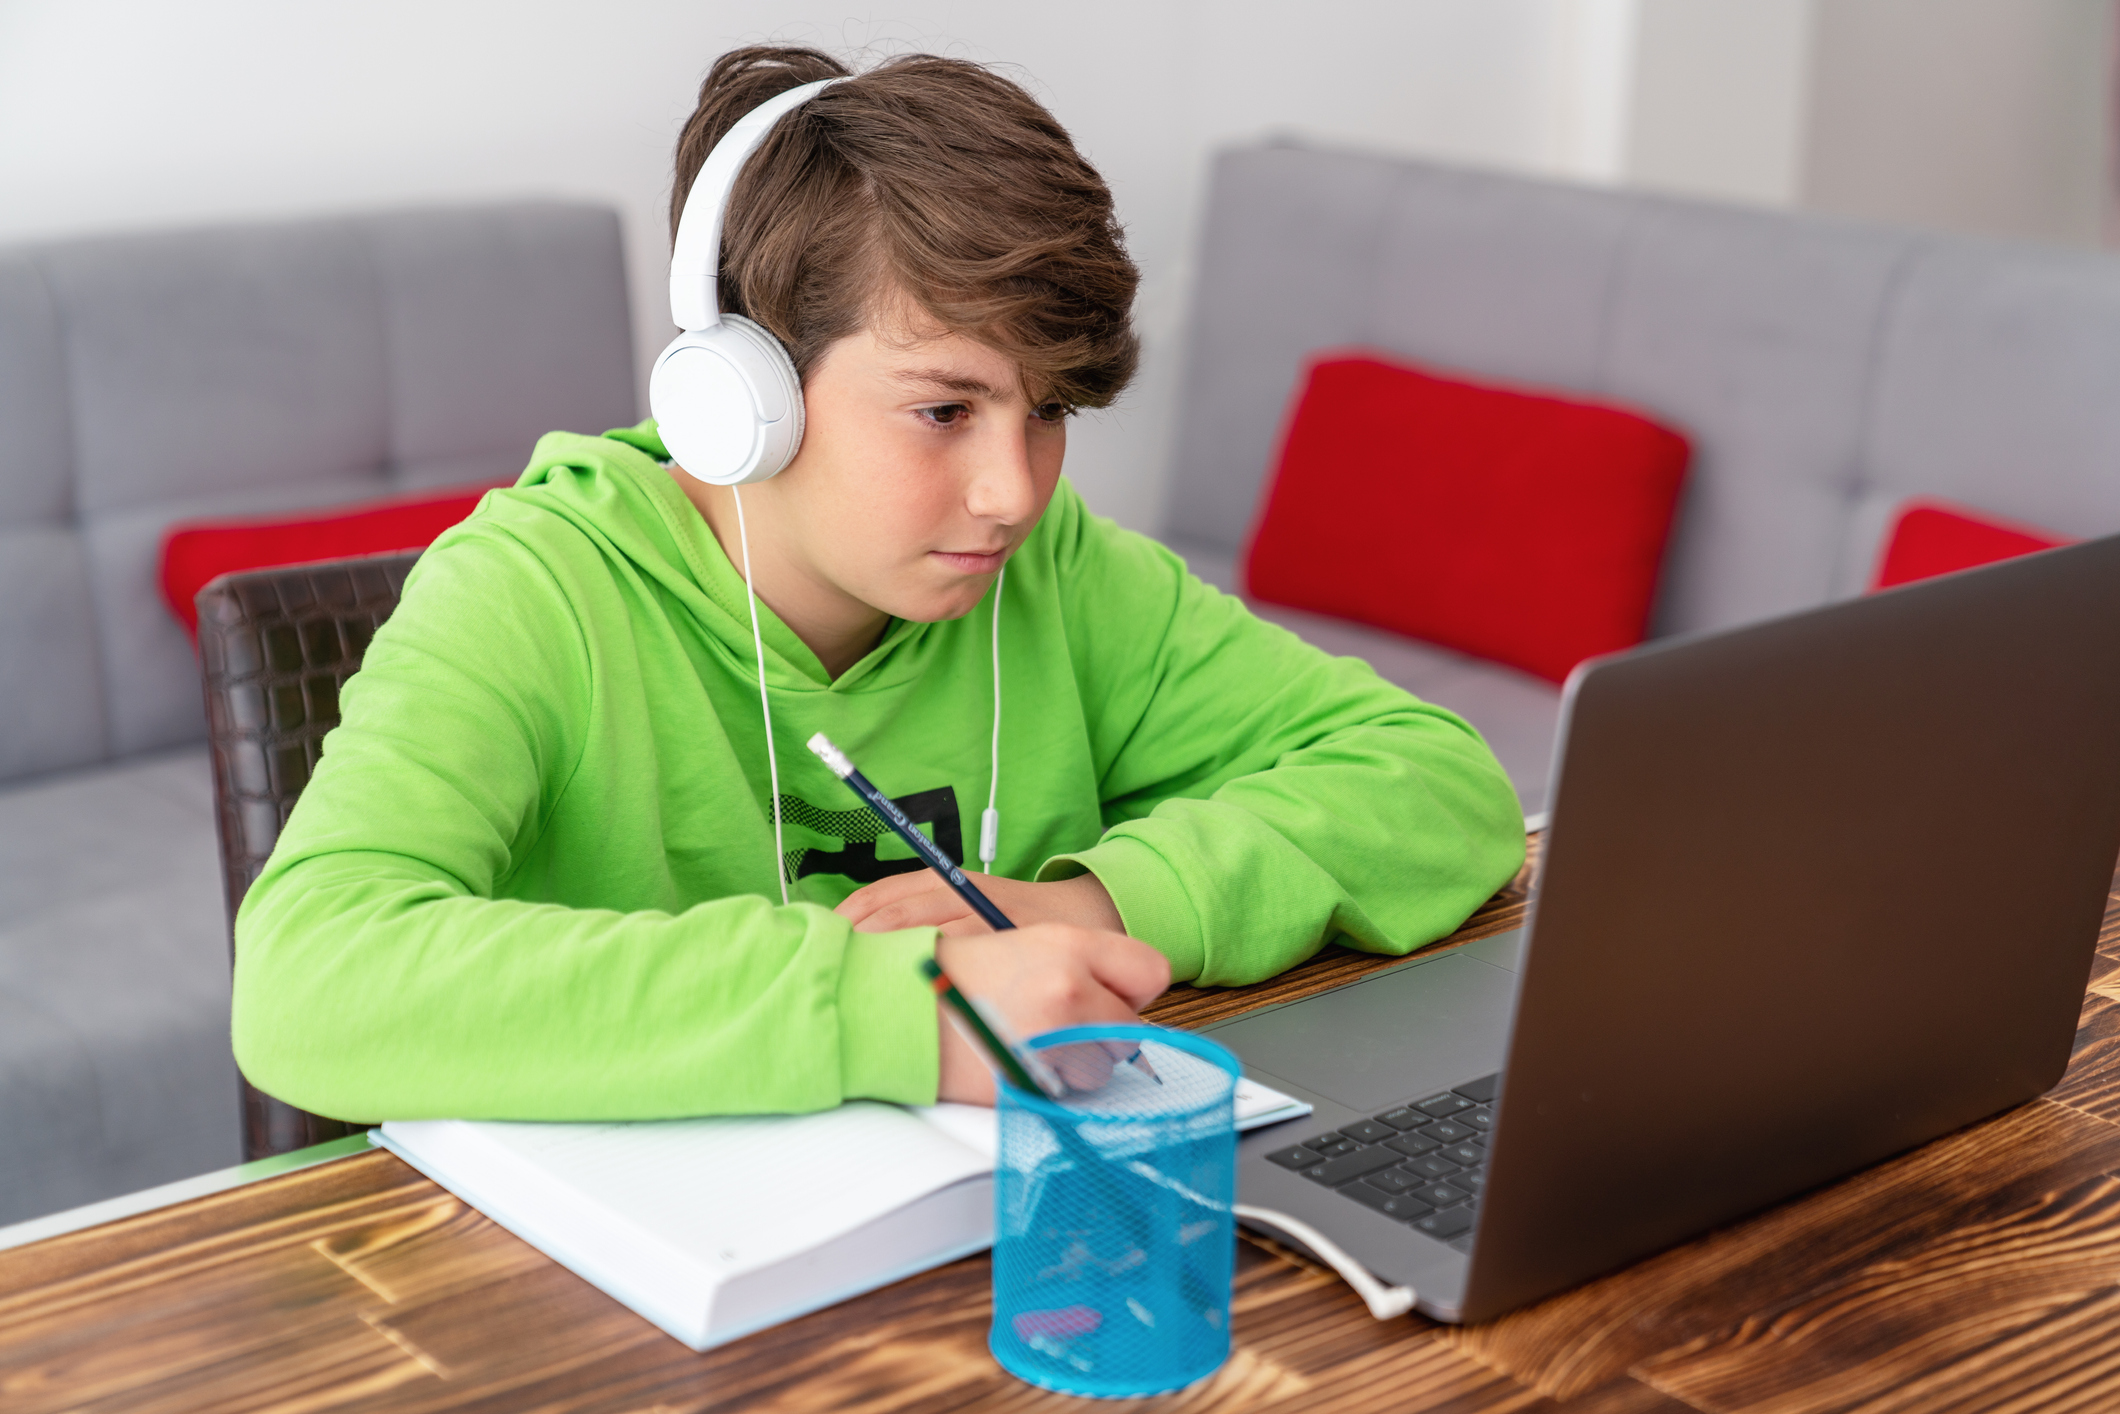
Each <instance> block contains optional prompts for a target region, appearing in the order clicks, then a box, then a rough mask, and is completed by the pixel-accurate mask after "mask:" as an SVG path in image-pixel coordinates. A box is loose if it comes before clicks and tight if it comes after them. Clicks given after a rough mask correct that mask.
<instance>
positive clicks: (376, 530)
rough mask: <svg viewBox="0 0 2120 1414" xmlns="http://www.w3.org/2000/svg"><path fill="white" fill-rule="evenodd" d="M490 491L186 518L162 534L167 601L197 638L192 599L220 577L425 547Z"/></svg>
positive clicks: (467, 512) (164, 596)
mask: <svg viewBox="0 0 2120 1414" xmlns="http://www.w3.org/2000/svg"><path fill="white" fill-rule="evenodd" d="M500 484H502V485H508V484H510V483H507V482H502V483H500ZM490 489H492V488H491V487H487V486H480V487H477V488H475V489H472V490H464V489H462V488H458V489H455V490H450V491H445V492H441V493H439V494H436V493H433V492H428V493H423V494H421V495H419V496H407V497H401V498H396V499H392V500H388V501H364V502H362V503H361V504H359V505H355V506H333V507H332V508H330V509H329V510H324V511H305V512H303V513H302V514H300V515H298V516H294V517H291V518H286V519H273V520H262V519H248V520H217V521H196V520H195V521H181V522H179V523H177V524H176V525H172V526H171V527H170V528H169V529H168V531H166V532H165V533H164V534H163V536H162V598H163V599H164V600H165V601H166V602H167V603H168V605H169V611H170V612H171V613H173V614H175V615H176V616H177V620H178V622H180V623H182V624H183V625H184V631H185V632H186V633H189V634H190V635H191V636H192V637H193V638H194V639H196V638H197V637H198V636H199V610H198V606H197V605H196V604H195V603H194V602H193V600H194V599H195V598H196V597H197V595H198V593H199V591H200V590H201V589H204V588H205V587H206V585H207V583H208V582H209V581H211V580H212V579H214V578H215V577H216V576H218V575H224V574H228V573H229V572H231V571H233V570H256V569H265V568H267V567H269V566H275V565H299V564H308V563H310V562H311V561H315V560H339V559H344V558H346V557H347V556H349V555H381V554H385V553H387V552H389V551H392V550H418V549H423V548H425V547H426V546H427V545H428V544H429V543H430V542H431V541H433V539H434V537H435V536H437V535H440V534H441V533H442V532H443V531H445V530H447V529H448V528H449V527H450V526H452V525H455V524H456V523H457V522H458V521H460V520H462V519H463V518H464V517H465V516H468V515H470V514H471V511H472V508H473V507H474V506H476V505H478V503H479V498H480V497H481V496H484V495H485V494H486V492H487V491H488V490H490Z"/></svg>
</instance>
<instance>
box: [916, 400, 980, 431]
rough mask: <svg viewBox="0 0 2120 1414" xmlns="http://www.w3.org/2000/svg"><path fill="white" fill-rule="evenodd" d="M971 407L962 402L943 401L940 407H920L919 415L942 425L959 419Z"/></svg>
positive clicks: (944, 425) (945, 425)
mask: <svg viewBox="0 0 2120 1414" xmlns="http://www.w3.org/2000/svg"><path fill="white" fill-rule="evenodd" d="M970 411H971V408H970V407H969V406H967V405H966V404H964V403H944V404H943V405H942V406H941V407H932V408H922V409H920V415H921V416H922V417H924V418H926V419H927V420H928V421H929V422H932V423H935V424H937V425H939V426H942V427H948V426H949V425H950V424H952V423H954V422H957V421H960V420H961V419H962V418H963V417H964V416H965V414H966V413H969V412H970Z"/></svg>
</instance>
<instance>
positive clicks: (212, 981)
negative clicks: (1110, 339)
mask: <svg viewBox="0 0 2120 1414" xmlns="http://www.w3.org/2000/svg"><path fill="white" fill-rule="evenodd" d="M1194 308H1195V314H1194V316H1193V318H1192V320H1191V323H1190V328H1189V330H1188V334H1187V339H1188V344H1187V351H1186V359H1187V372H1186V377H1185V382H1184V385H1183V389H1182V394H1181V397H1182V406H1181V408H1180V409H1179V418H1178V426H1179V437H1178V441H1177V452H1176V459H1175V464H1174V466H1173V468H1172V480H1171V499H1170V510H1169V516H1168V521H1167V527H1166V529H1167V535H1168V538H1169V539H1170V540H1171V541H1172V543H1173V544H1175V545H1177V546H1178V547H1179V548H1180V549H1181V550H1182V551H1183V552H1184V553H1185V554H1186V555H1187V556H1188V557H1189V558H1190V560H1191V561H1192V563H1193V564H1194V566H1195V568H1197V569H1198V570H1199V571H1200V572H1201V573H1202V574H1203V575H1204V576H1205V577H1207V578H1209V579H1211V580H1216V581H1218V582H1221V583H1223V584H1225V585H1230V584H1233V582H1234V570H1233V565H1234V562H1235V557H1236V555H1237V552H1238V550H1239V548H1240V546H1241V544H1242V540H1243V535H1244V532H1245V529H1246V526H1247V524H1248V522H1249V519H1250V516H1251V513H1252V508H1253V505H1254V503H1255V501H1256V499H1257V495H1258V490H1259V486H1260V482H1261V479H1262V478H1263V476H1264V474H1265V471H1266V469H1267V466H1268V463H1269V461H1270V458H1271V455H1272V450H1273V442H1274V433H1275V429H1276V427H1277V425H1278V423H1279V421H1280V418H1281V414H1282V411H1283V408H1284V406H1285V404H1286V400H1287V396H1288V393H1289V391H1290V389H1291V387H1292V385H1293V382H1294V379H1295V375H1296V370H1297V366H1298V364H1299V362H1300V361H1301V359H1302V357H1303V356H1304V355H1305V354H1306V353H1307V352H1309V351H1310V350H1313V349H1316V348H1320V347H1330V346H1345V345H1350V344H1359V345H1366V346H1370V347H1375V348H1381V349H1384V350H1388V351H1390V352H1393V353H1397V354H1400V355H1403V356H1406V357H1409V358H1413V359H1418V360H1424V361H1427V362H1430V363H1433V364H1437V365H1442V366H1445V367H1450V368H1457V369H1462V370H1467V371H1469V372H1472V373H1475V374H1478V375H1483V376H1487V377H1492V378H1499V379H1507V380H1515V381H1520V382H1525V383H1532V384H1538V385H1544V386H1550V387H1558V388H1569V389H1577V390H1582V391H1586V392H1591V393H1596V394H1601V395H1605V396H1609V397H1613V398H1619V399H1624V400H1627V401H1629V402H1632V403H1636V404H1639V405H1641V406H1643V407H1645V408H1647V409H1649V410H1651V411H1653V412H1655V413H1657V414H1659V415H1661V416H1662V417H1664V418H1666V419H1667V420H1669V421H1672V422H1674V423H1676V424H1677V425H1679V426H1681V427H1683V428H1684V429H1685V430H1686V431H1687V432H1688V433H1689V434H1690V435H1691V436H1692V437H1693V439H1694V441H1695V445H1696V448H1697V451H1698V460H1697V464H1696V467H1695V471H1694V479H1693V483H1692V486H1691V489H1690V491H1689V494H1688V497H1687V501H1686V504H1685V506H1684V509H1683V512H1682V517H1681V524H1680V527H1679V530H1678V533H1677V539H1676V541H1675V543H1674V546H1673V549H1672V554H1671V559H1670V563H1669V567H1668V572H1667V575H1666V582H1665V589H1664V594H1663V598H1662V601H1661V608H1660V610H1659V613H1658V620H1657V626H1658V630H1659V631H1660V632H1674V631H1682V630H1689V629H1711V628H1719V627H1723V626H1726V625H1730V624H1735V623H1740V622H1743V621H1745V620H1748V619H1755V618H1760V617H1764V616H1767V615H1771V614H1776V613H1781V612H1785V611H1788V610H1792V609H1799V608H1803V607H1805V606H1807V605H1812V604H1816V603H1820V602H1822V601H1825V600H1828V599H1831V598H1833V597H1835V596H1838V595H1844V594H1848V593H1852V592H1855V591H1857V590H1858V589H1859V588H1860V587H1861V585H1862V583H1863V581H1864V578H1865V576H1866V574H1867V571H1868V568H1869V564H1870V559H1871V556H1872V554H1873V552H1874V547H1875V544H1876V541H1877V538H1878V534H1879V532H1880V531H1881V529H1882V527H1883V525H1884V523H1885V519H1886V516H1887V514H1888V513H1889V511H1890V509H1891V507H1892V506H1893V505H1894V504H1895V503H1896V501H1897V500H1898V499H1899V498H1900V497H1902V496H1905V495H1908V494H1912V493H1917V492H1926V493H1935V494H1942V495H1947V496H1952V497H1955V498H1958V499H1961V500H1965V501H1968V502H1971V503H1973V504H1975V505H1979V506H1984V507H1987V508H1989V509H1991V510H1995V511H1998V512H2002V513H2005V514H2009V515H2014V516H2017V517H2020V518H2023V519H2026V520H2030V521H2034V522H2037V523H2040V524H2044V525H2048V526H2051V527H2053V528H2055V529H2057V530H2062V531H2067V532H2072V533H2075V534H2081V535H2092V534H2100V533H2106V532H2111V531H2115V530H2120V260H2113V259H2110V258H2102V257H2097V256H2090V255H2077V254H2070V253H2065V252H2060V251H2050V250H2041V249H2034V248H2028V247H2021V246H1999V245H1983V244H1977V243H1973V242H1969V241H1963V240H1954V239H1947V238H1942V237H1933V236H1923V235H1915V234H1910V233H1906V232H1899V231H1890V230H1879V229H1874V228H1867V227H1859V226H1852V225H1847V224H1844V223H1841V222H1837V221H1825V220H1819V219H1815V218H1808V217H1801V216H1792V215H1781V214H1774V213H1769V212H1760V211H1741V210H1734V209H1729V208H1723V207H1715V206H1706V205H1700V204H1694V203H1685V202H1677V201H1669V200H1662V199H1657V198H1649V197H1642V196H1636V195H1628V194H1623V193H1617V192H1610V191H1594V190H1588V189H1582V188H1575V187H1568V186H1561V185H1557V184H1552V183H1546V182H1537V181H1529V180H1524V179H1519V178H1510V177H1500V176H1489V175H1480V174H1475V173H1469V172H1462V171H1454V170H1449V169H1444V168H1439V167H1435V166H1431V165H1428V164H1424V163H1417V162H1407V161H1397V160H1392V159H1387V158H1381V157H1373V156H1362V155H1354V154H1347V153H1337V152H1320V151H1309V150H1304V149H1300V148H1293V147H1265V148H1255V149H1247V150H1244V151H1238V152H1231V153H1228V154H1226V155H1224V156H1223V157H1222V158H1221V159H1219V160H1218V162H1217V163H1216V166H1215V170H1214V179H1213V187H1212V192H1211V196H1210V201H1209V208H1208V217H1207V221H1206V225H1205V235H1204V242H1203V246H1202V250H1201V253H1200V260H1199V264H1198V284H1197V288H1196V293H1195V296H1194ZM631 369H632V359H631V349H630V346H629V342H628V331H627V316H626V302H625V292H624V279H623V272H622V269H621V263H620V256H619V245H618V233H617V227H616V223H615V220H614V218H613V217H612V216H611V215H610V213H608V212H605V211H600V210H594V209H586V208H580V207H567V206H520V207H510V208H498V209H480V210H470V211H456V212H424V213H408V214H402V215H392V216H384V217H376V218H364V219H359V220H345V221H328V222H315V223H306V224H300V225H282V226H271V227H251V228H241V229H230V230H223V231H209V232H192V233H187V234H182V235H176V236H161V237H140V238H131V239H124V240H99V241H83V242H73V243H66V244H61V245H52V246H44V247H38V248H32V249H27V250H17V251H12V252H5V253H0V434H4V437H5V443H6V445H7V447H8V448H9V450H10V452H11V453H12V455H11V456H10V457H9V458H8V459H7V460H6V461H5V462H4V463H0V481H4V485H5V489H6V492H7V494H6V495H5V496H0V782H9V781H11V782H12V784H0V1136H4V1137H0V1223H4V1222H6V1221H9V1220H11V1219H15V1218H21V1217H26V1216H29V1215H32V1214H35V1213H39V1212H44V1211H49V1210H51V1209H55V1208H59V1207H62V1206H67V1205H70V1204H75V1203H81V1202H87V1201H90V1200H93V1199H95V1198H99V1197H102V1196H105V1195H107V1194H112V1193H117V1192H122V1191H126V1190H129V1189H133V1188H137V1187H141V1186H144V1185H147V1184H151V1183H154V1182H158V1181H162V1180H165V1179H170V1178H175V1177H178V1176H181V1175H184V1174H186V1173H190V1172H195V1171H198V1170H202V1169H206V1168H211V1167H215V1166H219V1165H223V1164H227V1163H232V1162H234V1161H235V1158H236V1152H237V1112H236V1102H235V1087H234V1074H233V1069H232V1066H231V1064H230V1061H229V1057H228V1044H227V1008H228V990H227V987H228V974H227V953H226V936H225V931H224V930H225V926H226V925H225V921H224V919H223V917H222V905H221V897H220V891H219V882H218V878H219V871H218V868H217V864H216V859H215V843H214V825H213V820H212V814H211V794H210V789H211V788H210V783H209V781H208V778H207V769H206V764H205V756H204V752H203V749H202V748H201V747H200V746H199V744H198V743H199V740H200V738H201V736H202V734H203V726H202V716H201V711H200V707H199V701H200V696H199V686H198V678H197V673H196V669H195V668H194V666H193V662H192V657H191V651H190V648H189V645H188V644H187V643H186V642H185V640H184V637H183V635H182V633H181V632H180V631H179V630H178V629H177V627H176V625H175V623H174V622H173V621H172V620H171V619H170V618H169V616H168V614H167V613H166V611H165V610H164V609H163V608H162V606H161V604H160V602H159V600H158V598H157V596H156V593H155V589H154V585H153V565H154V557H155V549H156V544H157V541H158V538H159V536H160V533H161V530H162V528H163V527H164V526H165V525H166V524H167V523H168V522H169V521H170V520H172V519H174V518H178V517H182V516H193V515H207V514H220V513H228V512H234V511H255V510H271V509H278V508H288V507H293V506H301V505H316V504H325V503H330V502H334V501H345V500H350V499H358V498H365V497H370V496H375V495H378V494H382V493H385V492H388V491H390V490H393V489H397V488H405V487H415V486H425V485H437V484H443V483H454V482H463V481H469V480H476V479H483V478H489V477H500V476H506V475H509V474H512V473H513V471H514V470H515V469H516V468H518V467H519V466H520V465H521V464H522V462H523V460H524V457H525V454H526V453H527V451H528V449H529V446H530V444H531V441H532V439H534V438H535V437H536V436H537V435H538V434H539V433H540V432H543V431H545V430H546V429H548V428H552V427H570V428H575V429H589V430H593V429H598V428H602V427H607V426H612V425H616V424H619V423H623V422H627V421H630V420H631V419H632V417H633V416H634V406H635V401H634V397H635V394H634V386H633V381H632V373H631ZM1264 612H1266V613H1268V614H1269V615H1271V616H1273V617H1276V618H1279V619H1281V620H1283V621H1284V622H1287V623H1289V624H1291V625H1292V626H1293V627H1295V628H1296V629H1297V630H1298V631H1299V632H1301V633H1304V634H1306V635H1307V636H1309V637H1310V638H1312V639H1313V640H1314V641H1316V642H1318V643H1320V644H1322V645H1324V646H1326V647H1328V648H1330V649H1332V650H1334V651H1338V652H1347V653H1355V654H1359V655H1361V656H1364V657H1367V658H1369V659H1370V660H1371V661H1372V662H1374V663H1375V664H1376V665H1377V666H1378V667H1379V669H1380V670H1382V671H1383V672H1384V673H1385V674H1386V675H1387V676H1389V677H1391V678H1394V679H1395V680H1397V681H1399V682H1402V683H1404V684H1406V685H1407V686H1408V687H1410V688H1412V689H1413V690H1414V691H1415V692H1417V693H1420V694H1421V695H1423V696H1427V697H1430V698H1432V699H1434V700H1437V701H1440V702H1442V703H1445V704H1446V705H1449V706H1452V707H1455V708H1457V709H1459V710H1461V711H1463V712H1465V713H1466V714H1467V715H1468V716H1469V717H1470V718H1471V719H1472V720H1473V721H1474V722H1475V723H1476V724H1478V725H1479V726H1480V727H1481V728H1482V729H1483V730H1484V731H1485V732H1486V733H1487V734H1488V736H1489V738H1490V739H1491V740H1492V741H1493V742H1494V743H1495V745H1496V747H1497V749H1498V751H1499V753H1500V754H1501V756H1502V758H1503V760H1504V762H1505V763H1506V764H1507V765H1508V766H1509V767H1510V769H1511V771H1512V773H1513V774H1514V776H1515V778H1516V780H1517V782H1518V786H1519V789H1520V793H1521V794H1522V795H1523V797H1524V800H1525V805H1526V808H1527V810H1532V811H1536V810H1538V809H1540V808H1542V806H1543V801H1544V797H1545V788H1546V772H1547V767H1548V753H1549V749H1550V741H1551V736H1552V730H1553V725H1554V719H1555V715H1556V712H1557V710H1558V695H1557V693H1556V692H1555V690H1554V689H1553V688H1552V686H1551V685H1550V684H1547V683H1544V682H1542V681H1539V680H1536V679H1533V678H1529V677H1526V676H1524V675H1521V674H1518V673H1515V672H1512V671H1510V670H1508V669H1504V668H1498V667H1495V666H1494V665H1492V664H1487V663H1481V662H1476V661H1473V660H1471V659H1467V658H1464V657H1461V656H1459V655H1456V654H1452V653H1447V652H1443V651H1441V650H1438V649H1434V648H1430V647H1426V646H1423V645H1421V644H1418V643H1414V642H1411V641H1409V640H1405V639H1400V638H1394V637H1392V636H1390V635H1387V634H1382V633H1377V632H1373V631H1370V630H1366V629H1363V628H1361V627H1359V626H1355V625H1351V624H1344V623H1336V622H1333V621H1329V620H1324V619H1319V618H1316V617H1314V616H1308V615H1299V614H1292V613H1286V612H1283V611H1278V610H1273V609H1271V608H1266V609H1264Z"/></svg>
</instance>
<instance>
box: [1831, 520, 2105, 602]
mask: <svg viewBox="0 0 2120 1414" xmlns="http://www.w3.org/2000/svg"><path fill="white" fill-rule="evenodd" d="M2072 543H2074V542H2073V541H2071V540H2070V539H2069V537H2067V536H2065V535H2056V534H2054V533H2053V532H2052V531H2050V530H2041V529H2039V528H2038V527H2037V526H2032V525H2022V524H2019V523H2018V522H2016V521H2010V520H2003V519H2002V518H2000V517H1998V516H1991V515H1988V514H1986V513H1985V512H1982V511H1977V510H1974V509H1973V508H1972V507H1970V506H1955V505H1952V504H1951V503H1950V502H1948V501H1934V500H1924V499H1916V500H1912V501H1909V502H1907V503H1906V504H1905V505H1904V506H1902V507H1901V508H1900V511H1899V516H1898V519H1897V520H1896V521H1894V523H1893V525H1892V531H1891V534H1890V535H1889V536H1888V537H1887V538H1886V540H1885V544H1884V550H1883V553H1881V554H1880V555H1878V557H1877V573H1876V575H1875V577H1874V578H1873V579H1872V580H1871V582H1870V588H1872V589H1890V588H1891V587H1892V586H1893V585H1895V584H1912V583H1913V582H1914V581H1916V580H1920V579H1929V578H1931V577H1933V576H1935V575H1939V574H1951V573H1953V572H1955V571H1957V570H1969V569H1972V568H1974V567H1975V566H1977V565H1991V564H1993V563H1995V561H1997V560H2007V559H2011V558H2014V557H2015V556H2018V555H2029V554H2031V553H2032V552H2033V551H2035V550H2051V549H2054V548H2055V547H2057V546H2060V545H2068V544H2072Z"/></svg>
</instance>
